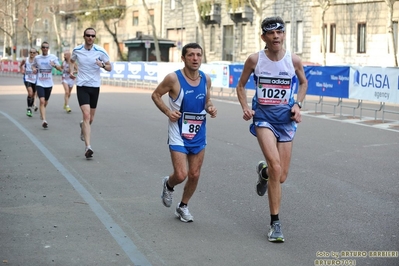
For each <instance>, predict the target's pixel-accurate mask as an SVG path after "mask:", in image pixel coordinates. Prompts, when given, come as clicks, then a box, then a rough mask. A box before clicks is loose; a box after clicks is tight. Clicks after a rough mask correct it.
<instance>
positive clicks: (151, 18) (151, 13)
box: [148, 9, 154, 25]
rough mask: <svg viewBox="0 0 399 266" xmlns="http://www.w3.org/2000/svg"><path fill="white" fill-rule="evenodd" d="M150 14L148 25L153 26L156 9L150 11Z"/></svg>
mask: <svg viewBox="0 0 399 266" xmlns="http://www.w3.org/2000/svg"><path fill="white" fill-rule="evenodd" d="M148 14H149V15H150V17H149V20H148V25H151V24H152V23H154V9H148Z"/></svg>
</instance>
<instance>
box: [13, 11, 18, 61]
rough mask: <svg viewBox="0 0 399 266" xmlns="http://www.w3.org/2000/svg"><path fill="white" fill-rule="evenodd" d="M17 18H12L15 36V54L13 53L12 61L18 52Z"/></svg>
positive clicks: (15, 58)
mask: <svg viewBox="0 0 399 266" xmlns="http://www.w3.org/2000/svg"><path fill="white" fill-rule="evenodd" d="M17 29H18V18H17V17H16V18H14V34H15V43H14V47H13V50H14V48H15V50H14V51H15V52H14V51H13V60H14V61H15V60H17V50H18V44H17V43H18V34H17V33H18V30H17Z"/></svg>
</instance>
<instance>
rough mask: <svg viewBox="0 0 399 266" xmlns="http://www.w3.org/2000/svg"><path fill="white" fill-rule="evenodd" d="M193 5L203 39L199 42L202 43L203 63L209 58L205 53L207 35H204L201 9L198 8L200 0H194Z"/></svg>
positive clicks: (200, 36) (200, 35)
mask: <svg viewBox="0 0 399 266" xmlns="http://www.w3.org/2000/svg"><path fill="white" fill-rule="evenodd" d="M193 6H194V13H195V20H196V22H197V26H198V33H199V38H200V39H201V42H200V43H199V45H201V47H202V63H206V62H207V60H206V53H205V51H206V45H205V37H204V23H202V20H201V15H200V11H199V9H198V0H193ZM182 30H183V29H182Z"/></svg>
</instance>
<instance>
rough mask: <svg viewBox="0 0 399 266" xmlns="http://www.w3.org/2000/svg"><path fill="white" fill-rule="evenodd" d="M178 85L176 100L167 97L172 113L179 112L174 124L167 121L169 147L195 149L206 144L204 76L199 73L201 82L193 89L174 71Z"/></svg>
mask: <svg viewBox="0 0 399 266" xmlns="http://www.w3.org/2000/svg"><path fill="white" fill-rule="evenodd" d="M175 73H176V75H177V78H178V80H179V84H180V92H179V95H178V97H177V98H176V99H172V98H171V97H169V106H170V109H171V110H172V111H176V110H177V111H179V112H181V114H182V115H181V117H180V118H179V120H178V121H176V122H171V121H170V120H169V128H168V130H169V138H168V144H169V145H179V146H185V147H197V146H201V145H205V144H206V111H205V104H206V92H207V86H206V76H205V73H204V72H202V71H199V73H200V75H201V81H200V83H199V84H198V86H196V87H193V86H191V85H190V84H188V83H187V81H186V79H185V78H184V76H183V74H182V73H181V71H180V70H177V71H175Z"/></svg>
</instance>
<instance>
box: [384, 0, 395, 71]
mask: <svg viewBox="0 0 399 266" xmlns="http://www.w3.org/2000/svg"><path fill="white" fill-rule="evenodd" d="M395 1H396V0H385V2H386V4H387V5H388V16H387V36H388V47H389V52H390V53H392V54H393V62H394V66H396V67H397V66H398V51H397V49H396V46H395V40H394V32H393V23H392V17H393V4H394V3H395Z"/></svg>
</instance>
